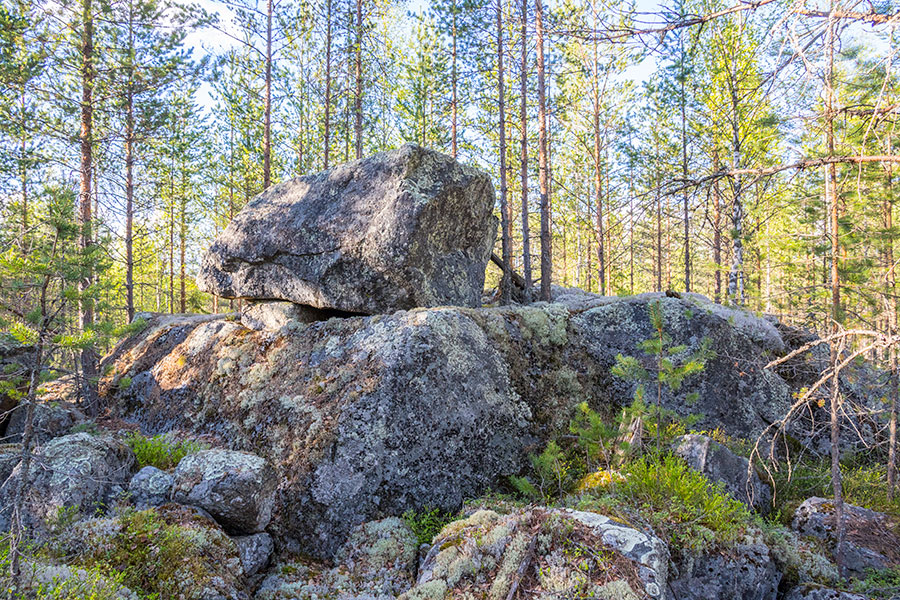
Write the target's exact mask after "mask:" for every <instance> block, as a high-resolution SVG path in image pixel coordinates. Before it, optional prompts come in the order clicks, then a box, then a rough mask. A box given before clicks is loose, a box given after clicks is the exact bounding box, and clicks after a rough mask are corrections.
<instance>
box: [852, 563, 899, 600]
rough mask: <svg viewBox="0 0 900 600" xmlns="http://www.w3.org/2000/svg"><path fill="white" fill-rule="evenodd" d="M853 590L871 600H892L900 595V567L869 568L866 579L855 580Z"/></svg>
mask: <svg viewBox="0 0 900 600" xmlns="http://www.w3.org/2000/svg"><path fill="white" fill-rule="evenodd" d="M850 589H851V591H853V592H855V593H857V594H863V595H864V596H865V597H866V598H870V599H871V600H892V599H894V598H897V597H898V596H900V567H891V568H889V569H881V570H875V569H868V570H867V572H866V577H865V579H860V580H857V581H854V582H853V584H852V585H851V588H850Z"/></svg>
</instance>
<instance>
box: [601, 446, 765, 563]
mask: <svg viewBox="0 0 900 600" xmlns="http://www.w3.org/2000/svg"><path fill="white" fill-rule="evenodd" d="M622 475H623V477H624V480H623V481H620V482H618V483H616V484H615V485H614V486H613V491H612V493H613V494H614V495H615V496H616V497H617V498H618V499H620V500H621V501H623V502H624V503H626V504H627V505H629V506H631V507H632V508H634V509H636V510H637V511H638V512H639V513H640V514H641V516H642V517H644V518H645V519H646V520H647V521H649V522H650V524H651V525H652V526H653V527H654V529H655V530H656V531H657V533H661V534H665V535H667V536H668V537H669V538H670V539H671V541H672V542H673V544H672V547H673V548H686V549H692V550H696V551H702V550H703V549H705V548H707V547H709V546H712V545H722V546H729V545H731V544H733V543H735V542H736V541H737V539H738V537H739V536H740V534H742V533H743V532H744V530H745V528H746V526H747V525H748V524H749V523H750V520H751V515H750V512H749V510H748V509H747V507H746V506H744V505H743V504H742V503H740V502H738V501H737V500H734V499H733V498H731V497H730V496H729V495H728V494H727V492H725V489H724V486H723V485H722V484H721V483H715V484H714V483H711V482H710V481H709V480H708V479H706V477H704V476H703V475H702V474H700V473H698V472H697V471H694V470H693V469H691V468H689V467H688V466H687V465H686V464H685V463H684V461H683V460H681V459H680V458H678V457H676V456H672V455H665V456H662V457H661V458H656V457H643V458H641V459H639V460H635V461H633V462H631V463H630V464H627V465H625V466H624V467H623V468H622Z"/></svg>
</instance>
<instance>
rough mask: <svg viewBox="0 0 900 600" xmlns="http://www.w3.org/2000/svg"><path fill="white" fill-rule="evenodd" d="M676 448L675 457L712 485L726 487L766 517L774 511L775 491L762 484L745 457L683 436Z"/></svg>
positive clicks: (693, 436)
mask: <svg viewBox="0 0 900 600" xmlns="http://www.w3.org/2000/svg"><path fill="white" fill-rule="evenodd" d="M674 447H675V454H677V455H678V456H680V457H681V458H683V459H684V460H685V462H687V464H688V466H689V467H690V468H692V469H694V470H695V471H698V472H700V473H702V474H703V475H705V476H706V478H707V479H709V480H710V481H713V482H721V483H723V484H725V490H726V491H727V492H728V494H729V495H731V497H732V498H734V499H735V500H739V501H741V502H743V503H744V504H746V505H747V506H748V507H750V508H753V509H755V510H756V511H757V512H759V513H760V514H763V515H765V514H767V513H768V512H769V510H770V509H771V507H772V488H770V487H769V486H768V485H766V484H765V483H763V482H762V480H761V479H760V478H759V475H757V473H756V470H755V469H751V468H750V461H748V460H747V459H746V458H744V457H743V456H738V455H736V454H735V453H733V452H732V451H731V450H729V449H728V448H726V447H725V446H723V445H722V444H720V443H718V442H716V441H715V440H712V439H710V438H709V437H707V436H705V435H697V434H688V435H683V436H681V437H680V438H678V439H676V440H675V444H674ZM748 476H749V479H748ZM748 482H749V485H748Z"/></svg>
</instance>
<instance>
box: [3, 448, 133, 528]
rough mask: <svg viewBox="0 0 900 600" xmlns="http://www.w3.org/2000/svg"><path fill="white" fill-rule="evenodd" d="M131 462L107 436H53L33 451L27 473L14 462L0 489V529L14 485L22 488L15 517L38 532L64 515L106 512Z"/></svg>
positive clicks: (10, 506) (125, 479) (124, 482)
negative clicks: (13, 466) (17, 514)
mask: <svg viewBox="0 0 900 600" xmlns="http://www.w3.org/2000/svg"><path fill="white" fill-rule="evenodd" d="M134 463H135V458H134V453H133V452H132V451H131V449H130V448H129V447H128V446H126V445H125V444H123V443H122V442H120V441H118V440H116V439H113V438H111V437H106V436H94V435H90V434H88V433H74V434H71V435H67V436H63V437H59V438H55V439H53V440H51V441H50V442H48V443H47V444H45V445H44V446H41V447H40V448H38V449H37V451H36V453H35V455H34V458H33V460H32V461H31V464H30V466H29V469H28V472H27V474H26V473H24V472H23V471H24V468H23V464H22V463H20V464H19V465H18V466H16V467H15V469H13V472H12V474H11V475H10V476H9V478H8V479H7V480H6V481H5V482H4V483H3V485H2V486H0V530H5V529H7V528H8V527H9V526H10V519H11V515H12V511H13V500H14V498H15V494H16V489H17V487H18V486H19V484H20V482H23V483H24V484H25V497H24V502H23V506H22V507H21V509H20V515H21V518H22V520H23V523H24V524H25V525H26V526H27V527H32V528H35V529H36V530H39V529H42V528H44V527H46V526H47V524H48V523H52V522H53V521H55V520H57V519H59V518H60V516H61V515H64V514H65V513H66V512H68V511H71V512H75V513H81V514H85V515H90V514H94V513H96V512H98V511H100V512H102V511H105V510H106V509H108V508H109V507H110V506H111V505H112V504H113V502H114V500H116V499H117V498H118V497H119V496H120V495H121V494H123V492H124V491H125V489H126V488H127V486H128V481H129V480H130V479H131V472H132V469H133V467H134ZM23 479H24V481H23ZM65 518H71V517H70V516H66V517H65Z"/></svg>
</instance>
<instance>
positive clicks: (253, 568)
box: [234, 533, 275, 577]
mask: <svg viewBox="0 0 900 600" xmlns="http://www.w3.org/2000/svg"><path fill="white" fill-rule="evenodd" d="M234 543H235V545H236V546H237V549H238V554H239V555H240V557H241V564H242V565H243V567H244V574H245V575H246V576H248V577H252V576H253V575H256V574H257V573H259V572H260V571H262V570H263V569H265V568H266V567H267V566H268V564H269V559H270V558H271V557H272V551H273V550H274V549H275V543H274V542H273V541H272V536H271V535H269V534H268V533H254V534H253V535H243V536H238V537H236V538H234Z"/></svg>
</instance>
